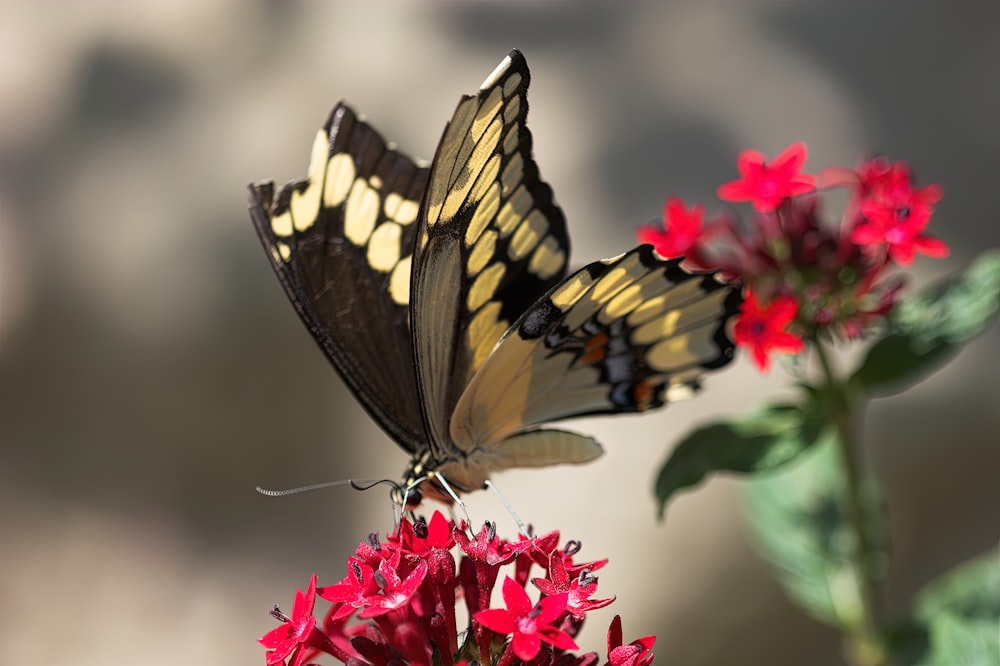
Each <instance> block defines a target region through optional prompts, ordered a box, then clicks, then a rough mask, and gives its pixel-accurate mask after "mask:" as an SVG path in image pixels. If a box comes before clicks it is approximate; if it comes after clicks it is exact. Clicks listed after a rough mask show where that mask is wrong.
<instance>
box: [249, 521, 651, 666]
mask: <svg viewBox="0 0 1000 666" xmlns="http://www.w3.org/2000/svg"><path fill="white" fill-rule="evenodd" d="M464 528H465V525H464V523H463V524H462V525H460V526H456V525H455V524H454V523H453V522H451V521H449V520H447V519H445V518H444V516H442V515H441V514H440V513H438V512H435V514H434V516H433V517H432V518H431V520H430V523H428V524H425V523H423V522H416V523H411V522H409V521H408V520H405V519H404V520H403V521H402V524H401V526H400V530H399V532H398V533H397V534H394V535H392V536H390V537H389V539H388V541H387V542H385V543H383V542H380V541H379V539H378V536H377V535H372V536H371V537H370V538H369V541H368V542H367V543H365V542H363V543H361V544H360V545H359V546H358V548H357V550H356V551H355V555H354V556H352V557H350V558H349V560H348V567H347V576H345V577H344V579H343V580H341V581H340V582H339V583H337V584H335V585H328V586H325V587H319V588H317V587H316V577H315V576H313V577H312V579H311V580H310V582H309V586H308V588H307V590H306V591H305V592H302V591H301V590H297V591H296V593H295V604H294V607H293V610H292V616H291V617H288V616H286V615H284V614H283V613H281V611H280V610H278V608H277V607H276V608H275V609H274V611H272V613H271V614H272V615H273V616H274V617H275V618H277V619H279V620H281V621H282V622H283V624H282V625H281V626H280V627H278V628H276V629H274V630H273V631H270V632H268V633H267V634H265V635H264V636H263V637H262V638H261V639H260V642H261V644H262V645H263V646H264V647H266V648H268V652H267V655H266V663H267V664H268V666H274V665H275V664H282V665H288V666H302V664H305V663H307V662H310V661H311V660H312V659H314V658H316V657H318V656H319V655H321V654H323V653H325V654H329V655H332V656H333V657H335V658H337V659H339V660H340V661H342V662H344V663H345V664H351V665H352V666H353V665H355V664H356V665H361V664H372V665H374V666H386V665H387V664H390V663H408V664H418V665H421V664H425V665H427V666H430V664H441V665H442V666H451V665H453V664H463V663H466V664H467V663H471V662H478V663H479V664H482V665H483V666H492V665H493V664H496V665H497V666H512V665H513V664H523V663H529V662H530V663H531V664H532V666H546V665H551V664H558V665H559V666H597V664H598V663H599V662H600V659H599V657H598V656H597V655H596V654H594V653H588V654H584V655H576V654H573V653H571V652H568V651H569V650H576V649H577V645H576V643H575V642H574V640H573V637H574V636H576V635H577V633H578V632H579V631H580V628H581V627H582V625H583V620H584V616H585V614H586V613H587V612H588V611H591V610H594V609H597V608H603V607H604V606H607V605H608V604H610V603H611V602H612V601H613V599H594V598H593V595H594V594H595V593H596V592H597V578H596V577H595V576H594V575H593V572H594V571H596V570H597V569H599V568H601V567H602V566H604V565H605V564H606V563H607V560H599V561H595V562H587V563H580V564H577V563H575V562H574V561H573V556H574V555H575V554H576V553H577V552H578V551H579V543H578V542H573V541H570V542H568V543H567V544H566V545H565V546H564V547H563V548H562V549H560V548H559V547H558V544H559V533H558V532H551V533H549V534H546V535H544V536H540V537H531V538H524V537H522V538H521V539H520V540H519V541H516V542H508V541H504V540H503V539H498V538H497V536H496V533H495V528H494V526H493V525H492V524H489V523H487V524H486V525H485V526H484V527H483V528H482V529H481V530H480V531H479V533H478V534H476V535H474V536H473V537H470V536H468V535H467V534H466V533H465V531H464ZM456 544H457V546H458V548H459V550H460V551H461V553H462V556H461V560H460V561H459V562H457V563H456V559H455V556H454V555H453V554H452V549H453V547H454V546H455V545H456ZM505 566H506V567H509V568H510V569H511V570H512V571H511V572H510V574H509V575H507V576H505V578H504V581H503V588H502V591H503V599H504V603H505V604H506V608H489V603H490V597H491V595H492V593H493V588H494V586H495V584H496V581H497V579H498V577H499V574H500V569H501V568H502V567H505ZM535 566H538V567H540V568H541V570H542V572H543V573H544V574H545V575H544V576H542V577H535V578H530V577H529V575H530V573H531V569H532V568H533V567H535ZM529 580H530V581H531V583H532V584H533V586H534V587H535V588H536V589H537V590H539V592H540V599H539V600H538V602H532V601H531V597H530V596H529V594H528V591H527V590H526V587H527V584H528V581H529ZM317 595H318V596H319V597H321V598H323V599H326V600H327V601H329V602H331V606H330V608H329V610H327V612H326V615H325V616H324V620H323V622H322V624H319V623H317V621H316V618H315V617H314V615H313V613H314V605H315V602H316V597H317ZM459 599H464V601H465V606H466V607H467V609H468V615H469V617H470V618H471V621H470V623H469V627H468V628H465V627H463V630H462V631H461V632H460V631H459V628H458V624H457V619H456V613H455V609H456V602H457V601H458V600H459ZM352 620H353V621H352ZM460 638H461V643H460V642H459V641H460ZM654 640H655V638H654V637H653V636H647V637H645V638H640V639H638V640H636V641H633V642H632V643H629V644H628V645H622V631H621V620H620V619H619V618H618V617H615V619H614V621H613V622H612V624H611V628H610V630H609V632H608V659H607V661H606V662H605V664H608V665H609V666H645V665H646V664H649V663H650V662H652V660H653V655H652V652H651V649H652V646H653V641H654Z"/></svg>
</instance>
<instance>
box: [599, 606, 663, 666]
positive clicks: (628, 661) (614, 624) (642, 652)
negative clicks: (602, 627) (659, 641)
mask: <svg viewBox="0 0 1000 666" xmlns="http://www.w3.org/2000/svg"><path fill="white" fill-rule="evenodd" d="M655 642H656V636H645V637H644V638H639V639H636V640H634V641H632V642H631V643H629V644H628V645H622V618H621V616H620V615H615V619H613V620H611V627H610V628H609V629H608V664H609V665H610V666H646V664H650V663H652V662H653V652H652V650H653V643H655Z"/></svg>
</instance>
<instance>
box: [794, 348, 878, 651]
mask: <svg viewBox="0 0 1000 666" xmlns="http://www.w3.org/2000/svg"><path fill="white" fill-rule="evenodd" d="M813 343H814V344H813V347H814V349H815V350H816V356H817V357H818V358H819V361H820V365H821V366H822V367H823V374H824V376H825V377H826V381H827V388H828V390H829V394H828V404H829V406H830V408H831V413H830V417H831V419H832V421H833V425H834V428H835V431H836V439H837V446H838V447H839V449H840V453H841V456H842V459H843V462H844V471H845V479H844V481H845V485H846V488H845V490H846V495H847V496H846V497H845V498H844V500H845V504H846V507H845V508H846V511H847V519H848V521H849V522H850V525H851V529H852V530H853V531H854V544H853V547H852V548H851V550H850V559H851V566H852V569H853V570H854V571H855V572H856V580H857V585H858V589H857V595H858V601H859V606H860V607H859V614H858V617H857V618H856V619H853V620H852V621H851V622H850V623H849V624H848V625H847V626H845V627H844V630H845V632H846V634H847V636H846V639H847V645H846V646H845V649H846V653H847V654H846V655H845V656H846V657H847V659H848V662H849V663H850V664H852V666H888V664H889V663H890V662H889V657H888V655H887V653H886V649H885V644H884V640H883V632H882V628H881V623H880V620H879V581H878V579H877V577H876V572H875V570H874V567H873V566H872V565H873V562H874V559H875V557H876V555H877V553H876V552H875V549H876V546H875V544H874V543H873V539H872V534H871V531H870V528H871V525H872V524H873V522H874V520H875V519H877V518H878V517H876V516H873V515H872V511H873V509H874V507H872V506H871V505H870V502H866V501H865V497H864V483H865V474H864V470H863V465H864V460H863V456H862V453H861V451H860V442H859V441H858V438H857V420H858V418H859V415H858V412H859V411H860V409H859V407H860V406H859V405H858V401H857V400H854V399H852V396H851V395H850V394H849V392H848V390H849V389H848V387H847V385H846V382H844V381H842V380H841V379H840V378H839V377H838V376H837V373H836V371H835V369H834V367H833V365H832V363H831V362H830V358H829V357H828V355H827V352H826V349H825V347H824V345H823V343H822V342H821V341H820V340H817V339H814V340H813Z"/></svg>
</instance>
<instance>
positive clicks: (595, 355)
mask: <svg viewBox="0 0 1000 666" xmlns="http://www.w3.org/2000/svg"><path fill="white" fill-rule="evenodd" d="M588 346H589V345H588ZM606 355H607V350H606V349H605V348H604V347H598V348H597V349H594V350H592V351H589V352H587V353H586V354H584V355H583V356H581V357H580V363H597V362H598V361H603V360H604V357H605V356H606Z"/></svg>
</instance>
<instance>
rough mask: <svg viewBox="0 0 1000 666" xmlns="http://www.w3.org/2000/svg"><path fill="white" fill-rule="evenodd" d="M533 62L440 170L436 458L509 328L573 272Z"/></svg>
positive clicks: (423, 374)
mask: <svg viewBox="0 0 1000 666" xmlns="http://www.w3.org/2000/svg"><path fill="white" fill-rule="evenodd" d="M528 82H529V74H528V67H527V64H526V63H525V61H524V57H523V56H522V55H521V54H520V53H519V52H518V51H511V53H510V54H509V55H508V56H507V57H506V58H505V59H504V60H503V62H501V63H500V65H499V66H498V67H497V68H496V70H495V71H494V72H493V73H492V74H491V75H490V76H489V77H488V78H487V79H486V81H485V82H484V83H483V85H482V87H481V88H480V90H479V92H478V93H477V94H476V95H472V96H466V97H463V98H462V100H461V102H460V103H459V105H458V108H457V109H456V111H455V114H454V116H453V117H452V119H451V121H450V122H449V123H448V126H447V127H446V129H445V132H444V135H443V137H442V139H441V142H440V144H439V146H438V149H437V153H436V155H435V157H434V161H433V163H432V165H431V173H430V180H429V182H428V185H427V194H426V196H425V199H424V205H423V207H422V209H421V219H420V238H421V240H420V243H419V244H418V247H417V250H416V252H415V255H414V256H415V260H414V273H413V294H412V298H413V308H412V312H413V319H412V322H411V324H412V326H413V334H414V351H415V357H416V362H417V375H418V381H419V383H420V389H421V396H422V403H423V407H424V413H425V416H426V422H427V428H428V430H429V431H430V434H431V437H430V441H431V447H432V451H433V452H434V454H435V456H436V458H437V459H438V460H439V461H443V460H444V459H445V458H446V457H447V455H448V450H447V449H448V448H449V447H450V437H449V433H448V424H449V421H450V417H451V413H452V409H453V407H454V405H455V403H456V402H457V401H458V398H459V396H460V395H461V392H462V391H463V389H464V388H465V386H466V384H467V383H468V381H469V380H470V379H471V378H472V376H473V374H474V373H475V372H476V370H477V369H478V368H479V366H480V365H482V363H483V362H484V361H485V360H486V358H487V356H488V355H489V353H490V351H491V350H492V349H493V347H494V345H495V344H496V342H497V341H498V340H499V339H500V337H501V336H502V335H503V334H504V332H505V331H506V330H507V329H508V327H509V326H510V325H511V324H512V323H513V322H514V321H515V320H516V319H517V318H518V317H519V316H521V315H522V313H523V312H524V311H525V310H526V309H527V308H528V307H529V306H530V305H531V304H533V303H534V302H535V301H536V300H537V299H538V298H540V297H541V296H542V295H544V294H545V293H546V292H547V291H548V290H549V289H550V288H551V287H552V286H553V285H555V284H556V283H558V281H559V280H560V279H561V278H562V277H563V275H564V273H565V270H566V262H567V260H568V256H569V240H568V238H567V234H566V224H565V220H564V218H563V214H562V212H561V211H560V210H559V208H558V207H557V206H556V205H555V203H554V202H553V198H552V190H551V189H550V188H549V186H548V185H546V184H545V183H544V182H542V180H541V178H540V177H539V174H538V167H537V166H536V164H535V162H534V160H533V159H532V156H531V146H532V139H531V133H530V132H529V131H528V129H527V126H526V125H525V118H526V116H527V111H528V102H527V97H526V94H527V89H528Z"/></svg>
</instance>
